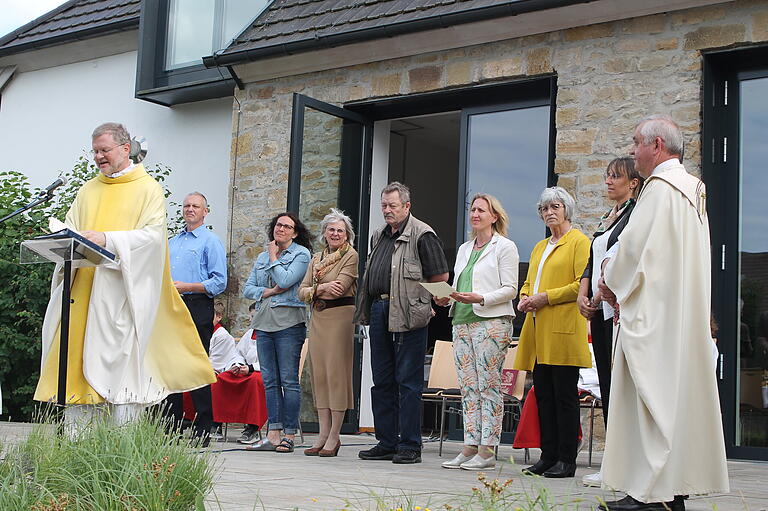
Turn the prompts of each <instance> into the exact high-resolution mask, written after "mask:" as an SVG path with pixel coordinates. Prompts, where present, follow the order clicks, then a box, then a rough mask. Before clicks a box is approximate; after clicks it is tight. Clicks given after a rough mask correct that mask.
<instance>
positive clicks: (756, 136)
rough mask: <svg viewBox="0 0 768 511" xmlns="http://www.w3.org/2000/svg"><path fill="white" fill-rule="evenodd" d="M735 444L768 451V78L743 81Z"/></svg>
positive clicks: (741, 99)
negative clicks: (767, 141)
mask: <svg viewBox="0 0 768 511" xmlns="http://www.w3.org/2000/svg"><path fill="white" fill-rule="evenodd" d="M739 88H740V91H739V96H740V103H741V104H740V116H739V117H740V126H739V128H740V130H739V131H740V141H739V142H740V143H739V148H740V153H741V154H740V157H739V161H740V169H739V170H740V172H739V180H740V199H741V200H740V207H741V210H740V222H739V230H740V232H739V281H738V282H739V301H738V309H739V323H740V324H739V329H738V338H739V342H738V344H737V348H738V353H739V357H738V360H737V364H738V368H739V369H738V373H737V399H738V413H737V415H736V423H737V424H736V428H735V432H736V445H738V446H742V447H758V448H768V215H767V214H766V208H765V201H766V198H767V197H768V172H766V171H765V163H766V161H768V144H766V132H767V131H768V77H765V78H753V79H747V80H741V81H740V82H739Z"/></svg>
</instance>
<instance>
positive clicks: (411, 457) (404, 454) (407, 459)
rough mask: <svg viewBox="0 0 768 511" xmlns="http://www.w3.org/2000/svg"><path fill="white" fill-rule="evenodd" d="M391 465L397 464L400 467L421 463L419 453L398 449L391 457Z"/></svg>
mask: <svg viewBox="0 0 768 511" xmlns="http://www.w3.org/2000/svg"><path fill="white" fill-rule="evenodd" d="M392 463H399V464H402V465H406V464H411V463H421V452H419V451H415V450H413V449H400V450H398V451H397V454H395V455H394V456H393V457H392Z"/></svg>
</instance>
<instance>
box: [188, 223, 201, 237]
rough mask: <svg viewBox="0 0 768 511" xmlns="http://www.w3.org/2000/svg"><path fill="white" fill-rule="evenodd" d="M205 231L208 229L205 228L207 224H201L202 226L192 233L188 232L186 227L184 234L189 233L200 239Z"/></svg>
mask: <svg viewBox="0 0 768 511" xmlns="http://www.w3.org/2000/svg"><path fill="white" fill-rule="evenodd" d="M204 229H207V227H206V226H205V224H204V223H203V224H200V226H199V227H197V228H195V229H192V230H191V231H188V230H187V228H186V227H185V228H184V231H183V232H186V233H188V234H191V235H193V236H194V237H195V238H199V237H200V234H201V233H202V230H204Z"/></svg>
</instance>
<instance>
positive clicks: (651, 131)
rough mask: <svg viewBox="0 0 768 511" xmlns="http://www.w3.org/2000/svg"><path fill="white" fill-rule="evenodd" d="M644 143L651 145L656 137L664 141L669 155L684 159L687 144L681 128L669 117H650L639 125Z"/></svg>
mask: <svg viewBox="0 0 768 511" xmlns="http://www.w3.org/2000/svg"><path fill="white" fill-rule="evenodd" d="M638 127H639V128H640V129H639V133H640V136H641V137H642V142H643V144H645V145H648V144H650V143H651V142H653V140H654V139H655V138H656V137H659V138H660V139H662V140H663V141H664V147H665V149H666V150H667V151H668V152H669V154H672V155H675V156H680V157H681V158H682V155H683V150H684V146H685V143H684V141H683V133H682V132H681V131H680V126H678V125H677V123H676V122H675V121H673V120H672V118H671V117H669V116H668V115H649V116H648V117H646V118H645V119H643V120H642V121H640V123H639V124H638Z"/></svg>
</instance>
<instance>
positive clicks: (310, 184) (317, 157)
mask: <svg viewBox="0 0 768 511" xmlns="http://www.w3.org/2000/svg"><path fill="white" fill-rule="evenodd" d="M304 112H305V114H304V139H303V147H302V152H301V196H300V198H299V217H300V218H301V220H302V222H304V224H305V225H306V226H307V228H308V229H309V231H310V232H311V233H312V234H314V235H320V234H321V233H320V221H321V220H322V219H323V217H324V216H325V215H327V214H328V212H329V210H330V209H331V208H335V207H337V206H338V202H339V176H340V173H341V140H342V135H343V120H342V119H341V118H339V117H335V116H333V115H330V114H326V113H325V112H320V111H318V110H314V109H312V108H307V109H306V110H305V111H304ZM318 241H319V238H318Z"/></svg>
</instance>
